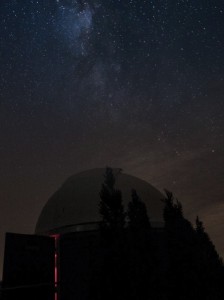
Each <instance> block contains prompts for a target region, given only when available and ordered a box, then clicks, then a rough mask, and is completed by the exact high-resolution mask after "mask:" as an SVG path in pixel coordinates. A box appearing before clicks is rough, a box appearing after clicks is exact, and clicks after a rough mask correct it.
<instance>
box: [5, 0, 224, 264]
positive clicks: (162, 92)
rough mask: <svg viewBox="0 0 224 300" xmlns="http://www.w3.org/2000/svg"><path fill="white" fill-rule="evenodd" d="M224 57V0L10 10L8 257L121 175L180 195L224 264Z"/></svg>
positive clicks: (59, 4) (51, 4) (17, 6)
mask: <svg viewBox="0 0 224 300" xmlns="http://www.w3.org/2000/svg"><path fill="white" fill-rule="evenodd" d="M223 47H224V4H223V1H222V0H212V1H211V0H210V1H201V0H198V1H195V0H182V1H180V0H179V1H173V0H172V1H168V0H154V1H153V0H151V1H144V0H132V1H131V0H129V1H119V0H107V1H100V0H97V1H94V0H92V1H91V0H89V1H81V0H79V1H78V0H77V1H72V0H57V1H53V0H45V1H32V0H24V1H19V0H18V1H17V0H11V1H6V0H1V2H0V60H1V73H0V157H1V168H0V199H1V201H0V214H1V216H0V222H1V226H0V228H1V235H0V238H1V240H0V244H1V245H2V246H1V249H3V245H4V238H3V234H4V232H5V231H14V232H24V233H28V232H33V230H34V227H35V222H36V220H37V217H38V215H39V213H40V210H41V208H42V207H43V205H44V203H45V202H46V201H47V199H48V197H49V196H50V195H51V194H52V193H53V192H54V191H55V190H56V189H57V188H58V187H59V186H60V184H61V183H62V182H63V181H64V180H65V179H66V178H67V177H68V176H70V175H71V174H73V173H76V172H78V171H81V170H84V169H88V168H92V167H102V166H106V165H110V166H115V167H121V168H123V170H124V171H125V172H126V173H130V174H133V175H135V176H139V177H141V178H143V179H146V180H148V181H149V182H150V183H152V184H153V185H155V186H156V187H157V188H159V189H160V190H163V188H167V189H170V190H172V191H173V192H174V194H175V195H176V196H177V197H178V198H179V200H180V201H181V202H182V203H183V207H184V211H185V212H186V215H187V217H189V218H190V219H191V220H192V221H193V220H194V218H195V217H196V215H198V214H199V216H201V218H202V220H204V223H205V227H206V229H207V231H208V232H209V233H210V235H211V237H212V239H213V241H214V242H215V244H216V246H217V249H218V250H219V253H220V254H222V255H224V243H223V239H222V234H223V231H224V223H223V217H224V210H223V209H224V202H223V199H224V184H223V178H224V177H223V166H224V158H223V149H224V139H223V129H224V63H223V62H224V51H223ZM1 253H2V250H1ZM1 261H2V260H1Z"/></svg>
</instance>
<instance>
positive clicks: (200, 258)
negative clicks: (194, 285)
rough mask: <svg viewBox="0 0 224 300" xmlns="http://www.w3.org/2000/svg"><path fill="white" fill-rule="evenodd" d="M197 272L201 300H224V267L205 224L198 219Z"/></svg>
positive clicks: (196, 229)
mask: <svg viewBox="0 0 224 300" xmlns="http://www.w3.org/2000/svg"><path fill="white" fill-rule="evenodd" d="M195 223H196V228H195V231H196V238H197V248H196V251H197V270H198V277H199V278H200V298H201V299H206V298H208V299H210V298H212V299H214V300H216V299H223V296H224V290H223V282H224V267H223V262H222V260H221V258H220V257H219V255H218V253H217V251H216V249H215V246H214V244H213V242H212V241H211V239H210V237H209V235H208V234H207V232H206V231H205V228H204V224H203V222H202V221H201V220H200V219H199V217H198V216H197V218H196V222H195Z"/></svg>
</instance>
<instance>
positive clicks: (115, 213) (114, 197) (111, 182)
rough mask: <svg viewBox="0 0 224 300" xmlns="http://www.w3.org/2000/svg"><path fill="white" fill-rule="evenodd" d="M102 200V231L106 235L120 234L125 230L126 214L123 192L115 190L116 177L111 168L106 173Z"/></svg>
mask: <svg viewBox="0 0 224 300" xmlns="http://www.w3.org/2000/svg"><path fill="white" fill-rule="evenodd" d="M100 198H101V201H100V214H101V216H102V222H101V230H103V231H105V232H106V234H109V233H111V234H119V233H120V232H121V231H123V229H124V225H125V213H124V208H123V204H122V195H121V191H120V190H117V189H115V177H114V174H113V170H112V169H111V168H109V167H107V168H106V171H105V175H104V183H103V185H102V189H101V192H100Z"/></svg>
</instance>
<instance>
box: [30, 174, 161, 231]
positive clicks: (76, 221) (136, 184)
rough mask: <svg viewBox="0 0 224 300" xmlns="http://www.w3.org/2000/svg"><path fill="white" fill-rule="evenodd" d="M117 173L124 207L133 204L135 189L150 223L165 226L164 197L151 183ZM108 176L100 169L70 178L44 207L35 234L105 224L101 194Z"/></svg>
mask: <svg viewBox="0 0 224 300" xmlns="http://www.w3.org/2000/svg"><path fill="white" fill-rule="evenodd" d="M113 172H114V175H115V178H116V183H115V187H116V188H117V189H120V190H121V192H122V200H123V204H124V207H125V208H127V204H128V202H129V201H130V200H131V190H132V189H135V190H136V191H137V193H138V195H139V197H140V198H141V199H142V201H144V203H145V204H146V207H147V211H148V215H149V218H150V221H151V222H153V223H157V224H158V223H161V222H162V210H163V203H162V201H161V199H163V198H164V196H163V194H162V193H161V192H159V191H158V190H157V189H156V188H154V187H153V186H152V185H150V184H149V183H148V182H146V181H144V180H142V179H139V178H137V177H134V176H131V175H128V174H125V173H122V172H121V171H120V169H113ZM104 174H105V169H104V168H98V169H91V170H87V171H83V172H81V173H78V174H76V175H73V176H71V177H70V178H68V179H67V180H66V181H65V182H64V184H63V185H62V186H61V187H60V188H59V189H58V190H57V191H56V192H55V193H54V194H53V195H52V196H51V197H50V199H49V200H48V201H47V203H46V204H45V206H44V207H43V209H42V211H41V213H40V216H39V218H38V221H37V224H36V229H35V233H37V234H45V233H50V232H53V233H57V232H58V233H61V232H68V231H74V230H88V224H89V225H91V224H97V223H98V222H99V221H100V220H101V217H100V214H99V202H100V197H99V193H100V190H101V186H102V183H103V182H104ZM84 225H85V226H84ZM84 227H85V229H83V228H84Z"/></svg>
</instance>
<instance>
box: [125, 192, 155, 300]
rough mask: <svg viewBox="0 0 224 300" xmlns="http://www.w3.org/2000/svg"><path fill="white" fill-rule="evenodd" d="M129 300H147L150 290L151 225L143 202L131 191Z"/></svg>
mask: <svg viewBox="0 0 224 300" xmlns="http://www.w3.org/2000/svg"><path fill="white" fill-rule="evenodd" d="M127 215H128V231H129V234H130V235H129V245H130V246H129V268H130V275H129V278H130V288H131V293H130V299H140V300H141V299H149V295H150V292H151V291H152V289H151V288H150V287H151V286H152V280H151V279H152V274H153V271H154V270H153V263H152V261H153V259H152V256H153V251H152V239H151V225H150V221H149V218H148V215H147V209H146V206H145V204H144V202H142V201H141V199H140V198H139V196H138V194H137V192H136V191H135V190H132V200H131V202H130V203H129V205H128V213H127Z"/></svg>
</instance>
